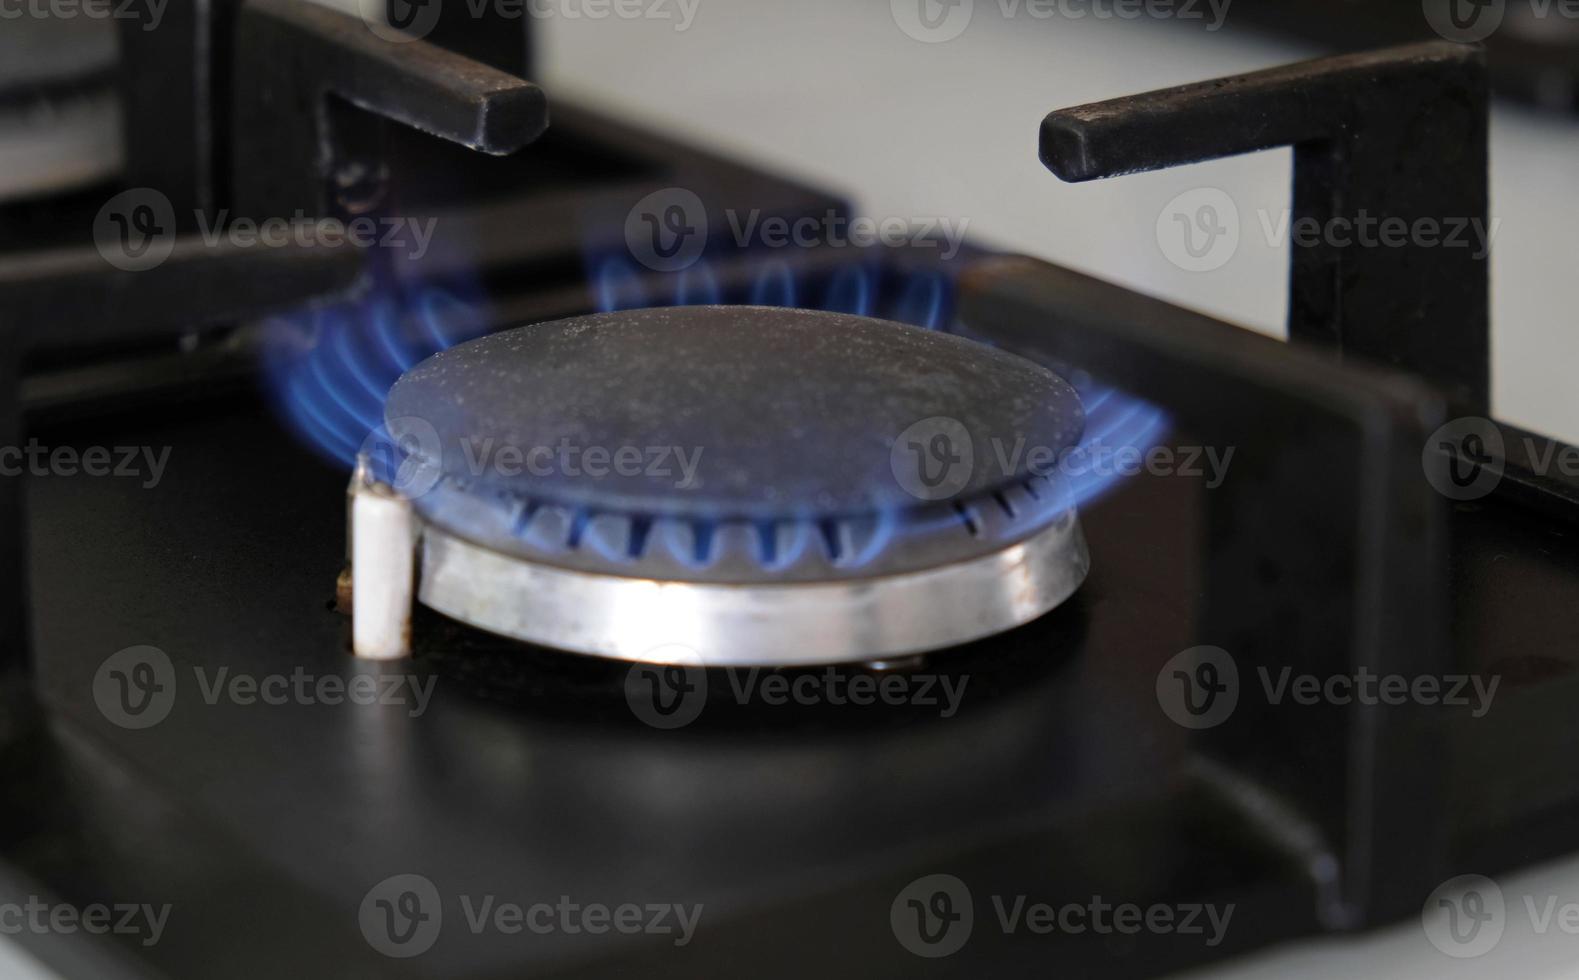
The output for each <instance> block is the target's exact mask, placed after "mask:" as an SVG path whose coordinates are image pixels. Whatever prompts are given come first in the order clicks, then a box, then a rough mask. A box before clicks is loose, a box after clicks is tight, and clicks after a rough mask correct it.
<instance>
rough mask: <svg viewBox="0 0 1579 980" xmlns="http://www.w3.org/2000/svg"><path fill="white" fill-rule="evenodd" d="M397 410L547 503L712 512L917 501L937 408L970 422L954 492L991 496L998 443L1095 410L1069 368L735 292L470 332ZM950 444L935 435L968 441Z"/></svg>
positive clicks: (496, 480)
mask: <svg viewBox="0 0 1579 980" xmlns="http://www.w3.org/2000/svg"><path fill="white" fill-rule="evenodd" d="M386 416H387V418H388V419H389V420H390V421H391V422H393V421H394V420H396V419H400V418H403V417H407V418H409V417H416V418H420V419H423V420H425V421H426V422H428V423H430V424H431V425H432V426H433V428H434V430H435V431H436V432H437V435H438V438H439V440H440V443H441V444H442V446H443V447H444V449H443V456H444V459H443V466H442V468H443V471H444V473H445V475H446V476H450V477H454V478H457V479H461V480H465V481H467V482H469V483H473V484H484V485H487V486H488V487H490V488H492V489H496V490H507V491H511V492H514V493H517V494H520V495H521V496H523V497H526V498H529V499H531V500H534V501H539V502H549V503H555V504H561V505H566V506H571V507H580V508H591V509H594V510H598V511H602V512H615V513H621V514H633V515H651V516H658V515H669V516H684V517H690V518H700V519H704V520H709V521H717V520H727V519H732V518H746V519H788V518H802V517H806V516H808V515H815V516H817V517H841V518H858V517H863V516H871V515H874V514H879V513H885V512H888V511H894V510H905V509H910V508H914V507H916V506H918V505H920V504H923V503H926V502H927V501H926V500H924V499H922V498H919V497H918V496H916V495H915V494H914V493H913V492H912V491H916V490H918V489H919V490H922V492H925V489H924V488H918V487H916V486H915V485H913V484H911V485H909V486H907V485H906V482H902V481H901V480H899V479H896V478H895V474H894V468H893V459H892V450H893V448H894V444H895V441H896V440H897V439H899V437H900V436H901V434H903V433H905V432H906V431H907V430H910V429H912V427H914V426H916V424H917V423H920V422H923V421H924V420H942V421H938V422H935V423H934V425H933V426H931V427H923V429H924V431H923V432H922V435H925V436H935V435H937V433H934V432H932V431H931V429H933V428H939V427H947V432H951V433H959V432H963V433H966V434H968V436H969V440H968V441H969V447H968V448H969V449H970V450H971V458H970V459H969V460H955V461H954V464H955V470H954V472H955V473H956V474H958V475H957V477H956V478H955V479H954V480H953V482H952V483H951V484H950V486H949V487H948V488H947V489H948V491H949V493H948V494H947V495H948V496H950V497H952V498H957V499H970V498H974V497H980V496H982V495H984V494H989V493H991V492H993V491H995V490H999V489H1002V488H1003V487H1005V486H1008V485H1010V484H1013V483H1016V482H1019V481H1021V480H1023V479H1024V478H1025V477H1026V476H1027V475H1028V474H1027V473H1025V472H1023V470H1021V471H1010V472H1004V467H1003V463H1002V461H1003V460H1007V459H1013V460H1014V464H1015V466H1016V467H1019V468H1023V467H1024V466H1025V455H1024V454H1023V453H1021V454H1020V455H1019V457H1018V458H1016V457H1015V456H1014V454H1013V451H1012V450H1013V447H1014V445H1015V444H1016V442H1017V441H1018V442H1019V443H1020V444H1021V445H1022V446H1048V447H1051V448H1052V449H1053V450H1054V451H1058V450H1062V449H1064V448H1067V447H1069V446H1072V445H1074V443H1075V442H1076V441H1077V440H1078V439H1079V436H1080V433H1081V429H1082V426H1083V424H1084V416H1083V414H1082V412H1081V408H1080V401H1079V398H1078V396H1077V395H1076V394H1075V392H1074V389H1072V388H1071V387H1070V386H1069V385H1068V384H1067V383H1066V382H1065V381H1064V380H1063V379H1061V378H1059V377H1058V376H1057V375H1054V374H1052V373H1051V372H1049V371H1046V370H1044V369H1043V368H1041V367H1039V366H1037V365H1036V364H1033V363H1031V362H1030V361H1026V360H1024V359H1022V358H1019V357H1015V356H1013V355H1011V354H1007V353H1004V352H1002V351H998V350H994V349H993V348H990V347H986V346H984V345H982V344H977V343H974V342H972V341H968V340H965V339H963V338H960V337H956V336H952V335H950V334H944V333H937V332H934V331H930V330H923V329H921V328H919V327H910V326H905V325H902V324H896V323H892V322H888V321H883V320H874V319H871V318H869V317H862V316H850V315H845V314H838V313H822V312H815V311H809V310H791V309H777V308H763V307H725V306H720V307H679V308H671V309H652V310H635V311H628V312H620V313H603V314H597V315H593V316H584V317H576V318H574V319H569V320H561V321H558V322H554V323H545V324H540V325H536V326H529V327H522V328H519V329H515V330H510V331H506V332H503V333H498V334H494V335H492V336H488V337H484V338H482V339H480V340H474V341H472V342H470V343H466V344H462V345H460V346H459V347H455V348H452V349H450V350H447V351H444V352H442V353H440V354H436V355H434V356H433V357H431V358H429V359H428V360H427V361H425V362H423V363H422V364H419V365H418V366H416V367H415V368H413V369H412V370H411V371H409V372H407V373H406V375H405V376H404V377H402V378H401V379H400V381H399V382H398V383H397V384H396V385H395V387H394V390H393V391H392V392H391V393H390V396H389V402H388V406H387V409H386ZM392 428H393V426H392ZM939 431H943V430H942V429H941V428H940V430H939ZM952 442H953V441H952V440H951V441H950V445H949V446H947V447H944V446H943V445H942V444H940V449H941V448H948V449H953V450H959V449H962V448H963V447H964V442H965V440H964V439H959V440H958V442H959V443H960V446H954V445H953V444H952ZM621 453H623V454H624V455H623V457H620V456H619V455H618V454H621ZM693 460H694V469H692V470H691V471H689V472H687V471H684V470H683V467H682V464H685V463H687V462H688V461H693ZM616 462H619V463H620V464H621V465H615V463H616ZM935 462H938V463H939V465H941V463H942V462H946V460H944V461H935ZM479 463H481V465H479ZM505 464H509V465H505ZM907 482H908V481H907Z"/></svg>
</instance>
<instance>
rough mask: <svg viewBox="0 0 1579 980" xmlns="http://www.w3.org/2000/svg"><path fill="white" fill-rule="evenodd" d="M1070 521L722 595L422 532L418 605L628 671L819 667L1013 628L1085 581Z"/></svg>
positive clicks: (717, 589)
mask: <svg viewBox="0 0 1579 980" xmlns="http://www.w3.org/2000/svg"><path fill="white" fill-rule="evenodd" d="M1089 568H1090V558H1089V555H1088V553H1087V551H1086V542H1085V536H1084V534H1083V533H1082V532H1081V530H1080V523H1079V521H1078V520H1076V519H1075V516H1074V513H1073V512H1066V513H1065V514H1063V515H1062V516H1060V517H1059V518H1058V519H1057V520H1055V521H1054V522H1053V523H1052V524H1050V525H1049V526H1047V527H1044V528H1042V529H1041V530H1039V531H1037V532H1036V533H1035V534H1033V535H1031V536H1030V537H1028V538H1026V539H1025V540H1023V541H1020V542H1017V543H1015V544H1012V545H1009V546H1007V547H1005V548H1003V549H1001V550H999V551H996V552H993V553H991V554H988V555H985V556H982V557H977V558H972V559H969V560H966V561H961V562H956V563H954V564H951V565H944V566H939V567H936V568H926V569H921V570H918V571H911V572H905V573H900V574H892V575H885V576H879V577H874V578H867V579H849V580H833V581H827V582H809V583H795V584H788V585H779V586H773V585H760V584H758V585H751V586H732V585H723V584H716V583H698V582H680V581H658V580H654V579H643V578H627V577H621V576H615V575H605V574H598V573H591V572H585V571H579V570H576V569H570V568H564V567H558V566H554V565H549V564H543V563H537V562H523V561H520V560H518V559H515V558H512V557H510V556H507V555H503V554H500V553H498V552H496V551H491V550H489V549H487V548H483V547H481V546H479V545H476V544H473V543H471V542H469V541H466V540H464V539H462V538H459V537H455V536H453V535H450V534H448V533H446V532H445V531H443V530H441V529H439V528H437V527H434V526H432V525H429V526H427V527H426V528H425V529H424V531H423V549H422V586H421V599H422V602H423V603H424V604H425V605H427V606H429V607H431V608H433V609H436V610H438V611H439V612H442V613H444V614H446V615H448V616H452V617H454V618H456V619H459V620H461V621H463V622H467V623H470V624H472V625H474V626H478V627H481V628H483V629H486V630H489V631H490V632H494V633H498V634H501V635H504V636H508V637H512V638H514V639H519V640H525V641H527V642H529V643H536V644H540V645H543V646H550V647H557V648H559V649H564V650H575V651H578V652H581V653H587V654H592V655H594V656H600V657H609V658H613V659H618V660H630V661H638V662H667V658H666V657H665V656H663V654H662V653H661V651H662V649H663V648H665V647H671V648H672V647H673V646H674V645H675V644H679V645H681V646H684V647H686V648H688V649H690V650H694V651H696V653H697V654H698V656H699V657H700V658H701V662H702V663H703V664H705V665H707V666H720V667H727V666H738V667H749V666H778V667H786V666H820V665H824V664H837V663H850V662H855V661H869V660H874V659H881V658H883V657H890V656H896V655H900V654H913V653H922V652H926V651H929V650H938V649H943V648H946V647H951V646H957V645H959V644H961V643H966V642H969V641H971V640H975V639H980V638H981V637H983V636H990V635H992V634H995V633H999V632H1002V631H1004V630H1008V629H1012V628H1014V627H1016V626H1020V625H1023V624H1025V623H1028V622H1030V621H1031V620H1033V619H1036V618H1037V617H1039V616H1041V615H1042V614H1044V613H1046V612H1048V611H1049V610H1051V609H1052V608H1053V607H1055V606H1057V605H1058V604H1060V603H1061V602H1063V601H1064V600H1065V599H1067V598H1068V597H1069V596H1070V595H1072V594H1073V593H1074V592H1075V590H1076V589H1077V588H1079V586H1080V583H1081V582H1082V581H1084V580H1085V577H1086V572H1087V571H1088V569H1089Z"/></svg>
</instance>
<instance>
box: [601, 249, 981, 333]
mask: <svg viewBox="0 0 1579 980" xmlns="http://www.w3.org/2000/svg"><path fill="white" fill-rule="evenodd" d="M588 269H589V271H590V286H591V298H592V302H593V305H594V306H595V307H596V309H597V310H598V312H600V313H609V312H613V311H615V310H630V309H638V308H641V307H650V306H693V305H716V304H723V305H727V306H735V305H740V304H748V305H751V306H781V307H791V308H807V309H818V310H828V311H830V312H836V313H857V314H860V315H863V316H876V317H882V318H883V319H887V320H897V321H898V322H900V323H909V324H914V325H915V326H919V327H926V328H927V329H929V330H942V329H947V328H948V327H949V325H950V320H951V318H952V316H953V304H954V283H953V279H952V277H951V274H950V273H949V272H948V271H947V270H945V269H943V268H938V269H916V270H908V271H905V270H896V269H890V268H886V267H884V266H883V265H881V264H880V263H875V262H871V261H867V260H864V259H862V260H857V261H851V262H848V263H844V264H841V265H839V266H837V267H835V268H833V269H831V270H830V269H821V270H812V271H807V270H804V269H802V270H797V269H796V268H795V266H794V264H793V263H792V262H791V261H790V260H787V259H784V258H779V257H772V258H769V259H766V260H764V261H762V262H761V263H758V264H757V265H756V266H755V268H754V269H752V271H751V272H750V274H749V275H748V278H747V281H746V282H743V283H739V282H737V283H726V282H724V281H723V280H722V279H721V278H720V276H719V273H718V266H717V265H716V264H714V263H713V262H711V261H709V260H708V259H705V258H704V259H701V260H699V261H697V262H696V263H695V264H693V265H691V266H690V267H688V268H686V269H683V270H681V271H679V272H671V273H653V272H649V271H647V270H645V269H642V268H640V267H638V266H637V265H636V263H635V262H633V261H631V259H630V258H629V257H628V256H626V255H624V254H623V253H620V252H613V253H611V254H609V255H605V256H601V257H595V258H592V259H589V261H588ZM806 300H810V303H809V304H808V303H806V302H804V301H806Z"/></svg>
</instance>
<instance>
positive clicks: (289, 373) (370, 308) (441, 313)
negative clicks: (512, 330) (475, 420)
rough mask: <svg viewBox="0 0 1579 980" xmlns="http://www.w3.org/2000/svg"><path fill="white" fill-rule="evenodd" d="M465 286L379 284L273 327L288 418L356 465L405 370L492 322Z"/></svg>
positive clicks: (268, 347) (274, 369) (281, 401)
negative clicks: (381, 286) (468, 296)
mask: <svg viewBox="0 0 1579 980" xmlns="http://www.w3.org/2000/svg"><path fill="white" fill-rule="evenodd" d="M463 292H465V290H463V289H461V288H459V287H456V286H453V285H443V284H425V285H420V286H408V287H400V288H393V289H375V290H373V291H371V292H370V293H369V294H368V295H367V296H365V297H363V298H361V299H359V300H355V301H351V302H346V303H342V304H339V305H335V306H331V307H325V308H316V309H307V310H302V311H298V312H297V313H294V314H291V315H288V316H283V317H276V318H275V319H273V320H270V321H268V322H267V323H266V324H265V325H264V330H263V364H264V374H265V377H266V379H267V381H268V382H269V387H270V390H271V391H272V392H273V393H274V395H275V401H276V403H277V405H278V407H279V410H280V414H281V415H282V416H283V417H284V418H285V420H286V423H287V424H288V425H289V426H290V428H291V429H293V430H294V431H295V432H296V433H297V435H299V436H300V437H301V438H302V439H303V441H304V442H306V444H307V445H308V446H310V447H312V448H313V449H314V450H316V451H317V452H318V453H319V454H320V455H322V456H324V457H326V458H328V459H329V460H331V461H334V462H337V463H341V464H344V465H346V466H350V465H351V464H353V463H354V462H355V460H356V454H357V452H358V451H359V450H361V449H362V448H363V447H364V446H365V445H366V444H367V443H368V439H369V437H374V438H375V439H378V438H382V439H384V440H386V441H387V440H388V435H387V433H383V432H382V430H383V422H384V400H385V398H387V397H388V395H389V389H390V388H391V387H393V386H394V383H395V381H396V379H397V378H399V377H400V375H401V374H402V373H404V372H405V371H407V370H409V369H410V368H411V367H413V366H414V365H416V364H417V363H418V362H419V361H421V360H422V359H423V358H426V357H428V356H430V355H432V354H434V353H437V352H438V351H441V350H444V349H446V348H449V347H453V346H454V345H455V344H458V343H461V342H463V341H466V340H470V339H471V338H473V337H476V336H479V335H480V334H481V333H482V332H483V330H484V325H485V320H484V317H483V315H482V309H481V307H480V305H479V304H478V303H475V302H472V301H470V300H469V299H463V298H462V295H461V294H462V293H463Z"/></svg>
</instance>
